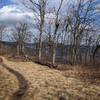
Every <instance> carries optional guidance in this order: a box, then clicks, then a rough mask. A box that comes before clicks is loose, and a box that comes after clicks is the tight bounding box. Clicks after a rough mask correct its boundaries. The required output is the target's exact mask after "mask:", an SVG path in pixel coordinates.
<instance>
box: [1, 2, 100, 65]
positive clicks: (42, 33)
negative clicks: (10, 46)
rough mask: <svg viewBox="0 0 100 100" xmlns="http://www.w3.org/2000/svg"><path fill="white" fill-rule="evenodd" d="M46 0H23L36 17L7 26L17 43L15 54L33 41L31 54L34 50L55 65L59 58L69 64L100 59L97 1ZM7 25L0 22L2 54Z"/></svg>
mask: <svg viewBox="0 0 100 100" xmlns="http://www.w3.org/2000/svg"><path fill="white" fill-rule="evenodd" d="M49 2H50V0H37V1H35V0H27V2H26V1H23V2H22V4H23V5H24V6H25V7H26V9H29V10H31V11H32V12H33V14H34V17H35V19H34V20H35V21H34V20H33V23H32V25H31V24H30V23H28V22H19V23H17V24H16V25H14V27H12V28H10V31H11V37H12V40H13V42H15V44H14V45H16V55H18V56H26V55H27V54H29V53H30V51H28V50H29V49H27V50H25V49H26V47H25V45H26V44H27V45H29V46H30V44H33V46H34V45H36V47H34V48H36V49H35V50H33V49H32V50H31V52H33V55H31V57H32V56H34V53H35V52H36V55H35V56H36V57H37V59H38V60H39V61H41V60H45V61H47V62H51V63H52V64H54V65H55V64H56V63H57V62H59V60H60V62H61V63H68V64H72V65H76V64H94V63H96V62H97V60H98V61H99V59H100V19H99V17H100V5H98V3H97V1H96V0H75V1H74V0H72V2H68V3H65V0H60V3H59V5H58V6H56V4H55V5H54V6H50V5H49ZM30 26H31V28H30ZM6 28H8V26H4V25H2V24H1V25H0V41H1V43H0V49H1V50H0V52H1V54H2V52H3V51H2V48H3V47H2V41H3V39H2V37H3V38H4V36H3V35H4V34H5V31H4V30H5V29H6ZM31 30H32V31H31ZM34 30H37V31H34ZM31 40H32V41H31ZM31 47H32V45H31ZM31 47H30V48H31ZM26 51H27V52H28V53H27V52H26ZM58 55H60V57H58ZM27 56H30V55H27ZM97 56H99V57H98V58H97ZM44 58H45V59H44ZM99 63H100V62H99Z"/></svg>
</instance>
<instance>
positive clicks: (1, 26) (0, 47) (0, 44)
mask: <svg viewBox="0 0 100 100" xmlns="http://www.w3.org/2000/svg"><path fill="white" fill-rule="evenodd" d="M5 28H6V26H4V25H0V49H1V50H0V51H1V54H2V41H3V32H4V29H5Z"/></svg>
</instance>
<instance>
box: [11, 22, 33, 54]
mask: <svg viewBox="0 0 100 100" xmlns="http://www.w3.org/2000/svg"><path fill="white" fill-rule="evenodd" d="M12 35H13V38H14V40H15V41H16V43H17V55H23V54H24V53H25V52H24V43H25V42H27V41H29V40H31V36H32V34H31V32H30V31H29V29H28V25H27V24H26V23H24V24H23V23H19V24H18V25H16V26H15V27H14V29H13V34H12Z"/></svg>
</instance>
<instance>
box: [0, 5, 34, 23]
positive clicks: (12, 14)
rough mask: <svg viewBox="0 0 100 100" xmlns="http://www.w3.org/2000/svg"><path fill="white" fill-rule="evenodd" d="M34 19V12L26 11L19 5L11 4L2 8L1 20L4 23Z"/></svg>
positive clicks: (0, 12)
mask: <svg viewBox="0 0 100 100" xmlns="http://www.w3.org/2000/svg"><path fill="white" fill-rule="evenodd" d="M33 19H34V14H33V13H32V12H29V11H27V10H26V11H24V10H22V9H20V8H19V6H15V5H10V6H4V7H3V8H1V9H0V22H2V23H16V22H20V21H22V22H23V21H28V22H32V20H33Z"/></svg>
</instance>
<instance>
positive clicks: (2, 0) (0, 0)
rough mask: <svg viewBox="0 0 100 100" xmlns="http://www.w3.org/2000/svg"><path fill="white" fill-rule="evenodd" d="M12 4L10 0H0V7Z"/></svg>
mask: <svg viewBox="0 0 100 100" xmlns="http://www.w3.org/2000/svg"><path fill="white" fill-rule="evenodd" d="M10 4H12V2H11V0H0V8H2V7H3V6H6V5H10Z"/></svg>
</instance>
